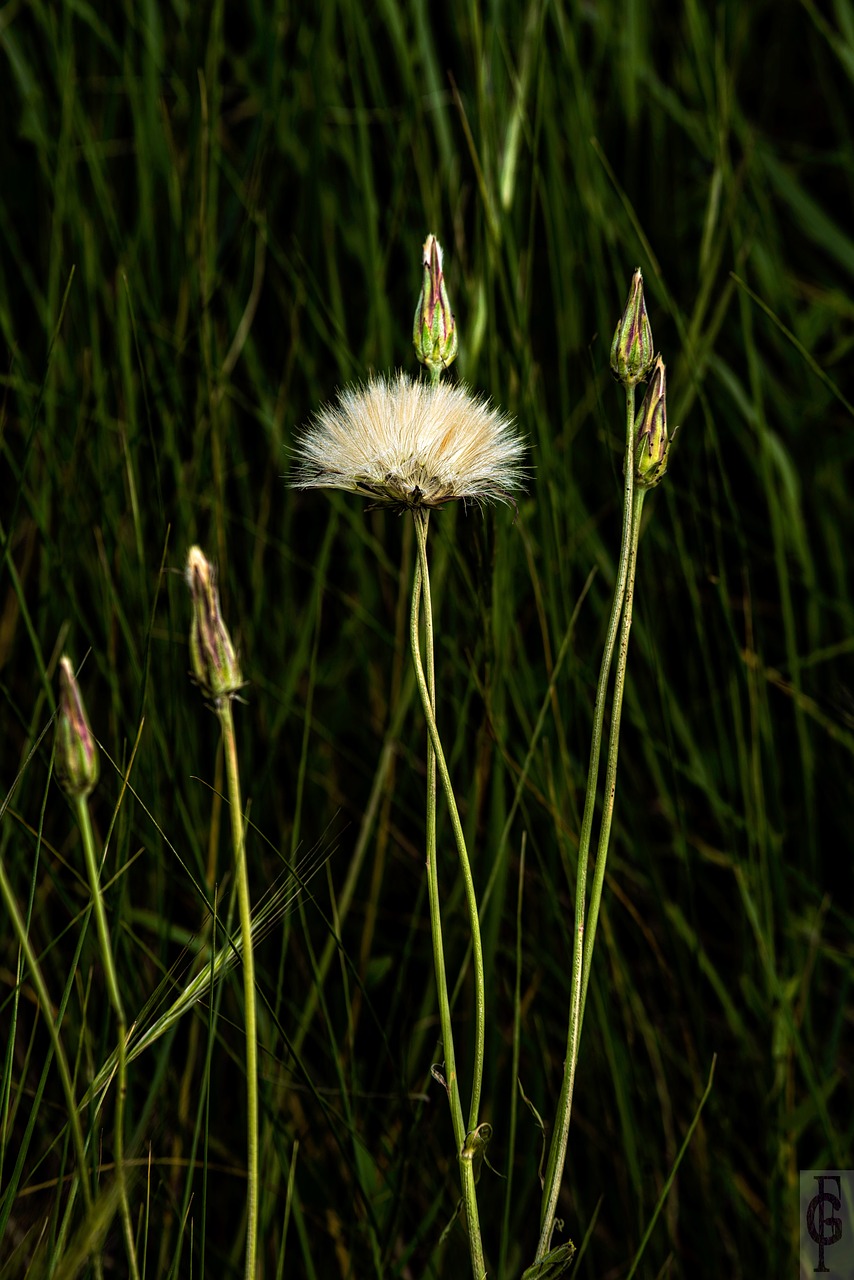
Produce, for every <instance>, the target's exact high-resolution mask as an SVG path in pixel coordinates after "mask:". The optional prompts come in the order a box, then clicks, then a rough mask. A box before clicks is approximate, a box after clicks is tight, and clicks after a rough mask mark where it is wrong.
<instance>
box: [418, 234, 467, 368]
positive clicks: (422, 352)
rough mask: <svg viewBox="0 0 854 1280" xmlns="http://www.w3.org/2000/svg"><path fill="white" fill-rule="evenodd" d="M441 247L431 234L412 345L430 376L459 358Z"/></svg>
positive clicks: (424, 253) (424, 255) (423, 256)
mask: <svg viewBox="0 0 854 1280" xmlns="http://www.w3.org/2000/svg"><path fill="white" fill-rule="evenodd" d="M442 262H443V255H442V246H441V245H440V244H439V241H438V240H437V239H436V237H435V236H434V235H433V234H432V233H431V234H430V235H429V236H428V237H427V239H426V240H425V241H424V248H423V250H422V253H421V263H422V268H423V273H424V278H423V280H422V283H421V294H420V296H419V298H418V306H417V307H416V308H415V319H414V321H413V325H412V341H413V345H414V347H415V354H416V356H417V357H418V359H419V360H420V361H421V363H422V364H424V365H426V366H427V367H428V369H430V371H431V372H437V373H438V372H440V371H441V370H442V369H445V368H447V366H448V365H449V364H450V363H451V362H452V361H453V359H454V358H455V356H456V354H457V328H456V321H455V319H454V314H453V312H452V311H451V304H450V302H449V300H448V291H447V289H446V288H445V277H444V274H443V270H442Z"/></svg>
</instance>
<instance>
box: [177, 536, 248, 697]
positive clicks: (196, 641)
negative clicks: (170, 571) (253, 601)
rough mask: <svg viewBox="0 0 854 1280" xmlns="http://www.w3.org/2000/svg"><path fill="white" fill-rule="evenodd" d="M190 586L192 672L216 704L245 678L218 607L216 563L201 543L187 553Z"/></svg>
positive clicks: (207, 695)
mask: <svg viewBox="0 0 854 1280" xmlns="http://www.w3.org/2000/svg"><path fill="white" fill-rule="evenodd" d="M187 586H188V587H189V588H190V596H191V599H192V604H193V619H192V622H191V623H190V662H191V664H192V670H191V673H190V674H191V675H192V677H193V679H194V680H195V682H196V684H197V685H198V686H199V688H200V689H201V691H202V693H203V694H204V695H205V697H206V698H209V699H210V700H211V702H213V703H214V705H216V704H217V703H219V702H220V701H221V699H223V698H233V697H234V695H235V694H236V693H237V691H238V689H241V688H242V687H243V683H244V681H243V677H242V675H241V673H240V663H239V662H238V661H237V655H236V653H235V652H234V645H233V644H232V643H231V637H230V635H229V634H228V630H227V628H226V625H225V623H224V622H223V620H222V615H221V614H220V611H219V591H218V590H217V586H216V578H215V574H214V568H213V565H212V564H211V563H210V561H209V560H207V559H206V558H205V555H204V553H203V552H202V550H201V548H199V547H191V548H190V552H189V555H188V556H187Z"/></svg>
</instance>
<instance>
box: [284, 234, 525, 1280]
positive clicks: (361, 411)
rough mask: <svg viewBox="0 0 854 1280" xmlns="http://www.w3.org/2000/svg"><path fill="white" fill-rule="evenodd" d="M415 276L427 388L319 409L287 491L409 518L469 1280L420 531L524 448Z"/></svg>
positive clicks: (473, 1227)
mask: <svg viewBox="0 0 854 1280" xmlns="http://www.w3.org/2000/svg"><path fill="white" fill-rule="evenodd" d="M422 269H423V281H422V288H421V294H420V296H419V299H418V306H417V308H416V312H415V321H414V325H413V339H414V344H415V351H416V354H417V356H418V358H419V360H420V361H421V363H422V364H423V365H424V366H425V367H426V369H427V371H428V374H429V380H420V379H413V378H410V377H408V376H407V375H406V374H405V373H398V374H396V375H394V376H392V377H374V378H372V379H370V380H369V381H368V382H367V383H365V384H364V385H362V386H358V387H355V388H347V389H345V390H344V391H342V392H341V393H340V395H339V396H338V399H337V401H335V403H333V404H331V405H328V406H326V407H325V408H323V409H321V411H320V412H319V414H318V415H317V417H316V418H315V420H314V421H313V422H312V423H311V424H310V426H309V427H308V428H307V430H306V431H305V432H304V433H303V435H302V437H301V438H300V440H299V442H298V455H299V458H298V463H297V466H296V469H295V471H294V473H293V476H292V478H291V483H292V485H293V486H294V487H295V488H298V489H328V488H332V489H346V490H349V491H351V492H353V493H360V494H363V495H364V496H366V497H369V498H372V499H373V501H374V503H375V504H378V505H383V506H388V507H391V508H393V509H395V510H398V511H409V512H411V514H412V518H413V522H414V525H415V535H416V543H417V558H416V562H415V570H414V575H413V584H412V607H411V612H410V646H411V650H412V661H413V665H414V670H415V678H416V683H417V685H418V690H419V694H420V697H421V705H422V707H423V709H424V717H425V720H426V722H427V733H428V741H427V812H426V854H427V888H428V898H429V904H430V929H431V936H432V941H433V962H434V968H435V973H436V986H437V991H438V1000H439V1020H440V1025H441V1031H442V1047H443V1052H444V1068H443V1071H442V1072H439V1071H438V1070H435V1071H434V1075H435V1076H437V1078H440V1079H441V1080H442V1081H443V1083H444V1085H445V1088H446V1091H447V1095H448V1100H449V1103H450V1109H451V1121H452V1124H453V1129H454V1139H455V1142H456V1149H457V1159H458V1162H459V1167H460V1181H461V1185H462V1203H463V1207H464V1212H465V1220H466V1226H467V1229H468V1238H469V1248H470V1253H471V1263H472V1271H473V1274H474V1276H476V1277H477V1278H478V1280H479V1278H480V1277H481V1276H483V1275H485V1274H486V1268H485V1263H484V1254H483V1245H482V1242H481V1233H480V1227H479V1220H478V1211H477V1196H476V1186H477V1179H478V1176H479V1173H480V1167H481V1165H482V1162H483V1158H484V1155H485V1150H486V1144H487V1143H488V1141H489V1138H490V1136H491V1133H492V1129H491V1126H490V1125H489V1124H486V1123H483V1124H481V1123H480V1122H479V1115H480V1100H481V1087H482V1080H483V1060H484V1043H485V1025H486V996H485V984H484V975H483V949H482V945H481V937H480V920H479V908H478V900H477V894H476V892H475V885H474V879H473V876H472V871H471V863H470V861H469V856H468V851H467V849H466V841H465V837H464V835H463V828H462V823H461V821H460V815H459V811H458V809H457V802H456V798H455V796H454V790H453V786H452V784H451V778H450V774H449V773H448V766H447V763H446V760H445V754H444V751H443V749H442V741H441V737H440V735H439V729H438V726H437V722H436V680H435V670H434V660H433V607H432V599H431V594H430V572H429V565H428V558H427V530H428V524H429V518H430V512H431V510H433V509H434V508H440V507H443V506H444V505H445V504H446V503H448V502H453V501H462V502H465V503H468V502H475V503H485V502H490V501H499V502H512V501H513V494H514V492H515V491H517V490H519V489H521V488H522V487H523V484H524V481H525V476H526V470H525V466H524V457H525V451H526V445H525V442H524V440H523V439H522V437H521V436H520V434H519V432H518V431H517V429H516V427H515V424H514V423H513V421H512V420H511V419H510V418H508V417H507V416H506V415H505V414H503V413H502V412H501V411H500V410H499V409H497V408H495V407H494V406H493V405H491V404H490V403H489V401H488V400H486V399H485V398H484V397H482V396H479V395H476V394H475V393H473V392H472V391H470V390H469V389H468V388H467V387H465V386H459V385H457V386H452V385H449V384H447V383H444V382H442V381H441V378H442V374H443V372H444V370H445V369H446V368H447V366H448V365H449V364H450V363H451V361H452V360H453V359H454V357H455V355H456V353H457V329H456V321H455V319H454V315H453V313H452V311H451V307H450V303H449V300H448V293H447V288H446V286H445V279H444V272H443V266H442V249H441V246H440V244H439V242H438V240H437V239H436V237H435V236H433V235H430V236H428V237H427V240H426V242H425V244H424V250H423V256H422ZM422 611H423V624H424V638H423V650H422V640H421V620H422ZM437 770H438V775H439V778H440V779H441V783H442V790H443V792H444V795H445V800H446V804H447V807H448V813H449V816H450V820H451V825H452V827H453V831H454V838H455V841H456V847H457V853H458V856H459V860H460V869H461V872H462V877H463V883H464V886H465V896H466V906H467V910H468V919H469V929H470V932H471V947H472V956H473V966H474V983H475V1047H474V1069H473V1079H472V1084H471V1094H470V1100H469V1107H468V1119H467V1120H466V1118H465V1117H464V1111H463V1103H462V1099H461V1094H460V1082H459V1077H458V1075H457V1069H456V1056H455V1050H454V1035H453V1028H452V1025H451V1009H450V999H449V995H448V979H447V971H446V966H445V954H444V942H443V936H442V916H441V908H440V897H439V878H438V864H437V858H436V802H437V780H436V775H437Z"/></svg>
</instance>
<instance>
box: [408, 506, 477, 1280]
mask: <svg viewBox="0 0 854 1280" xmlns="http://www.w3.org/2000/svg"><path fill="white" fill-rule="evenodd" d="M425 514H426V513H425ZM415 528H416V532H417V537H418V549H419V555H418V560H417V561H416V564H415V575H414V579H413V585H412V610H411V614H410V628H409V638H410V643H411V647H412V662H413V667H414V669H415V679H416V683H417V685H418V691H419V694H420V696H421V704H422V707H423V710H424V717H425V719H426V721H427V730H428V786H427V892H428V898H429V902H430V933H431V937H432V940H433V965H434V968H435V972H436V989H437V992H438V998H439V1022H440V1025H441V1029H442V1044H443V1049H444V1055H445V1083H446V1086H447V1091H448V1100H449V1103H450V1108H451V1122H452V1124H453V1127H454V1138H455V1140H456V1145H457V1158H458V1160H459V1164H460V1181H461V1185H462V1195H463V1206H464V1210H465V1217H466V1227H467V1231H468V1238H469V1251H470V1255H471V1265H472V1274H473V1277H474V1280H482V1278H483V1277H484V1276H485V1275H486V1266H485V1263H484V1257H483V1244H482V1242H481V1237H480V1222H479V1218H478V1210H477V1191H476V1174H475V1168H474V1163H473V1161H472V1160H471V1159H466V1158H465V1157H464V1156H463V1149H464V1147H465V1140H466V1128H465V1123H464V1120H463V1110H462V1104H461V1102H460V1085H459V1079H458V1077H457V1068H456V1055H455V1052H454V1034H453V1028H452V1026H451V1006H450V1001H449V999H448V977H447V971H446V968H445V952H444V943H443V939H442V917H441V910H440V906H439V882H438V867H437V858H436V816H435V815H436V774H435V766H436V764H438V767H439V773H440V775H441V777H442V785H443V787H444V790H445V795H446V798H447V800H448V807H449V809H450V811H451V821H452V824H453V826H454V833H455V835H456V836H457V847H458V848H460V847H461V848H462V851H463V854H464V853H465V841H464V839H463V834H462V825H461V823H460V818H459V813H458V811H457V806H456V801H455V799H454V794H453V790H452V788H451V780H450V776H449V774H448V769H447V765H446V764H445V757H444V753H443V751H442V744H441V741H440V739H439V733H438V729H437V727H436V717H435V714H434V705H435V678H434V675H433V626H432V606H431V600H430V579H429V574H428V571H427V554H426V540H427V521H426V519H422V516H421V514H420V513H419V512H416V513H415ZM422 598H423V600H424V614H425V650H426V654H427V661H428V671H429V673H430V677H429V681H428V677H427V676H425V673H424V664H423V662H422V659H421V644H420V635H419V618H420V605H421V600H422ZM431 758H432V760H433V765H434V768H433V772H432V780H431V773H430V768H429V765H430V761H431ZM431 782H432V785H431ZM461 860H462V858H461ZM465 866H466V867H467V866H468V858H467V857H466V858H465ZM464 874H465V873H464ZM469 878H470V872H469ZM476 918H477V907H476V904H475V919H476ZM477 940H478V946H479V943H480V935H479V931H478V935H477ZM481 973H482V961H481ZM481 990H482V987H481ZM482 1070H483V1055H482V1049H481V1057H480V1073H481V1075H482ZM479 1091H480V1076H478V1095H479Z"/></svg>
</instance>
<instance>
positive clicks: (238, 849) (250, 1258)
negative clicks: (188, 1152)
mask: <svg viewBox="0 0 854 1280" xmlns="http://www.w3.org/2000/svg"><path fill="white" fill-rule="evenodd" d="M217 714H218V715H219V723H220V728H221V731H222V744H223V748H224V751H225V772H226V778H227V780H228V801H229V809H230V812H231V841H232V845H233V847H234V863H235V869H236V872H237V905H238V910H239V913H240V938H241V948H240V958H241V961H242V963H243V1003H244V1006H245V1011H244V1017H245V1019H246V1130H247V1198H246V1269H245V1276H246V1280H255V1274H256V1271H257V1263H256V1258H257V1253H258V1025H257V1020H256V1014H255V957H254V952H253V950H252V912H251V908H250V904H249V880H248V877H247V872H246V847H245V843H244V832H243V808H242V805H241V801H240V774H239V772H238V768H237V743H236V741H235V737H234V718H233V716H232V710H231V701H230V699H225V700H223V701H222V702H221V703H220V704H219V706H218V707H217Z"/></svg>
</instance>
